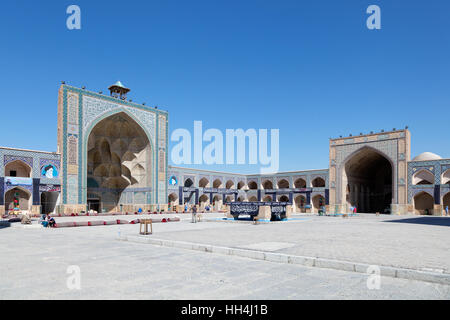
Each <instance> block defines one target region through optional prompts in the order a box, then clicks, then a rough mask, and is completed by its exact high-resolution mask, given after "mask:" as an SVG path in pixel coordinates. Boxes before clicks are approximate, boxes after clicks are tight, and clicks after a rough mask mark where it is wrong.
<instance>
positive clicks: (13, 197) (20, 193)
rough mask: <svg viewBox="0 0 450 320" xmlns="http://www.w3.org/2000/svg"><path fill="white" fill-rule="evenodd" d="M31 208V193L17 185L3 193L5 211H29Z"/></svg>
mask: <svg viewBox="0 0 450 320" xmlns="http://www.w3.org/2000/svg"><path fill="white" fill-rule="evenodd" d="M29 210H31V193H30V191H28V190H26V189H22V188H19V187H16V188H13V189H11V190H8V191H7V192H6V193H5V211H7V212H10V213H12V212H14V211H29Z"/></svg>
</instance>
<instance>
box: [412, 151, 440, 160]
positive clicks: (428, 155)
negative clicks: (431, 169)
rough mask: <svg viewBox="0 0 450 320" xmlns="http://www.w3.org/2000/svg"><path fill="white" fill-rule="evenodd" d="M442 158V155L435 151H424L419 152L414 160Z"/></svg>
mask: <svg viewBox="0 0 450 320" xmlns="http://www.w3.org/2000/svg"><path fill="white" fill-rule="evenodd" d="M440 159H442V157H441V156H438V155H437V154H435V153H433V152H424V153H421V154H419V155H418V156H417V157H415V158H414V159H412V161H427V160H440Z"/></svg>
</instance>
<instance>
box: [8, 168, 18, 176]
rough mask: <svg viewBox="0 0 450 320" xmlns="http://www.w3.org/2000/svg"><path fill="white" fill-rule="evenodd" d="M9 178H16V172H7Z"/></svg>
mask: <svg viewBox="0 0 450 320" xmlns="http://www.w3.org/2000/svg"><path fill="white" fill-rule="evenodd" d="M9 176H10V177H17V171H16V170H11V171H10V172H9Z"/></svg>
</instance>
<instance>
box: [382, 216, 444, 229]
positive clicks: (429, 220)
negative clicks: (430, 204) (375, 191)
mask: <svg viewBox="0 0 450 320" xmlns="http://www.w3.org/2000/svg"><path fill="white" fill-rule="evenodd" d="M384 222H395V223H414V224H427V225H430V226H443V227H450V219H449V218H445V217H418V218H407V219H396V220H386V221H384Z"/></svg>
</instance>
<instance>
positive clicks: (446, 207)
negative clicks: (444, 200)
mask: <svg viewBox="0 0 450 320" xmlns="http://www.w3.org/2000/svg"><path fill="white" fill-rule="evenodd" d="M445 215H446V216H448V206H445Z"/></svg>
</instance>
